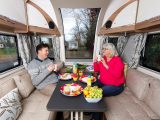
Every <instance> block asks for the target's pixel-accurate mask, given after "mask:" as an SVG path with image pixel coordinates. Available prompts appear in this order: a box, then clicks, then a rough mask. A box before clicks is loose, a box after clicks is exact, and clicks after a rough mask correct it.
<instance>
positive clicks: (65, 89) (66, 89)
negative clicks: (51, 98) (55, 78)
mask: <svg viewBox="0 0 160 120" xmlns="http://www.w3.org/2000/svg"><path fill="white" fill-rule="evenodd" d="M63 91H64V93H65V94H67V95H69V94H70V89H69V86H64V89H63Z"/></svg>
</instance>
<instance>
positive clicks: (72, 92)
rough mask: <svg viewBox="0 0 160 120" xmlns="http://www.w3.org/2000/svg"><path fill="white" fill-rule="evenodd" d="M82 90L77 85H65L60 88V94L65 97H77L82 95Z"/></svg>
mask: <svg viewBox="0 0 160 120" xmlns="http://www.w3.org/2000/svg"><path fill="white" fill-rule="evenodd" d="M82 91H83V88H82V86H80V85H79V84H75V83H72V84H65V85H63V86H61V87H60V92H61V93H62V94H63V95H65V96H78V95H80V94H81V93H82Z"/></svg>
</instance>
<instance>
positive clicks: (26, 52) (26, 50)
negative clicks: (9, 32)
mask: <svg viewBox="0 0 160 120" xmlns="http://www.w3.org/2000/svg"><path fill="white" fill-rule="evenodd" d="M17 39H18V50H19V54H20V57H21V59H22V62H23V65H24V67H25V68H26V67H27V64H28V63H29V62H30V61H31V39H30V36H27V35H24V34H17Z"/></svg>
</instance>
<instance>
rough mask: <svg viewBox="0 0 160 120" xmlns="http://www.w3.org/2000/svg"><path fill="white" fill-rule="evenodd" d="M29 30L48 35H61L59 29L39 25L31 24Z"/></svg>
mask: <svg viewBox="0 0 160 120" xmlns="http://www.w3.org/2000/svg"><path fill="white" fill-rule="evenodd" d="M29 32H36V33H38V34H48V35H57V36H60V33H59V31H57V30H55V29H47V28H42V27H37V26H29Z"/></svg>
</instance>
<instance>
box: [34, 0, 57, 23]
mask: <svg viewBox="0 0 160 120" xmlns="http://www.w3.org/2000/svg"><path fill="white" fill-rule="evenodd" d="M31 1H32V2H34V3H35V4H36V5H38V6H39V7H41V9H43V10H44V11H45V12H46V13H47V14H48V15H49V16H50V17H51V18H52V20H53V21H54V23H55V24H56V25H57V26H58V24H57V19H56V15H55V11H54V9H53V6H52V4H51V1H50V0H31Z"/></svg>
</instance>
